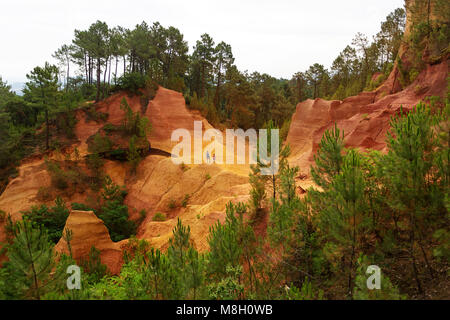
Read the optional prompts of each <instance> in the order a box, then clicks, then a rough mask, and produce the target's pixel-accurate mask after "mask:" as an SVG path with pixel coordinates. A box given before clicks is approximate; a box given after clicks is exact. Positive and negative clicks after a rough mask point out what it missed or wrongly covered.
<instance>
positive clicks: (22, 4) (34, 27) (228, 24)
mask: <svg viewBox="0 0 450 320" xmlns="http://www.w3.org/2000/svg"><path fill="white" fill-rule="evenodd" d="M403 3H404V1H403V0H341V1H338V0H308V1H307V0H297V1H294V0H270V1H266V0H222V1H215V0H209V1H208V0H160V1H153V0H73V1H71V0H68V1H65V0H64V1H63V0H58V1H56V0H1V3H0V44H1V45H0V76H2V77H3V80H7V81H8V82H9V83H12V82H20V81H25V80H26V77H25V75H26V73H28V72H29V71H30V70H31V69H32V68H34V67H35V66H37V65H43V64H44V62H45V61H50V62H54V61H53V59H52V57H51V55H52V53H53V52H54V51H55V50H56V49H58V48H59V47H60V46H61V45H62V44H64V43H70V42H71V40H72V38H73V31H74V29H87V28H88V27H89V25H90V24H91V23H93V22H95V21H96V20H101V21H105V22H107V23H108V25H109V26H110V27H113V26H115V25H121V26H123V27H128V28H132V27H133V26H134V25H136V24H138V23H140V22H142V21H143V20H145V21H146V22H147V23H148V24H152V23H153V22H155V21H159V22H160V23H161V24H162V25H163V26H165V27H168V26H170V25H172V26H174V27H176V28H178V29H180V31H181V32H182V33H183V34H184V37H185V40H187V41H188V43H189V48H190V51H192V46H193V45H194V44H195V41H196V40H197V39H199V38H200V35H201V34H202V33H205V32H206V33H209V34H210V35H211V36H212V37H213V39H214V40H215V42H216V43H218V42H220V41H225V42H227V43H229V44H231V46H232V49H233V53H234V56H235V58H236V65H237V66H238V68H239V69H240V70H248V71H250V72H252V71H259V72H261V73H268V74H270V75H273V76H275V77H284V78H290V77H291V76H292V75H293V74H294V73H295V72H297V71H304V70H305V69H307V68H308V67H309V66H310V65H311V64H313V63H316V62H318V63H321V64H323V65H325V66H326V67H329V66H330V65H331V63H332V61H333V59H334V58H335V57H336V56H337V55H338V53H339V52H340V51H341V50H342V49H343V48H344V47H345V46H346V45H347V44H350V43H351V40H352V38H353V36H354V35H355V34H356V32H358V31H359V32H363V33H365V34H367V35H369V36H370V37H371V36H372V35H374V34H376V33H377V32H378V30H379V28H380V23H381V21H383V20H384V19H385V17H386V16H387V15H388V14H389V13H390V12H391V11H393V10H394V9H395V8H398V7H402V6H403Z"/></svg>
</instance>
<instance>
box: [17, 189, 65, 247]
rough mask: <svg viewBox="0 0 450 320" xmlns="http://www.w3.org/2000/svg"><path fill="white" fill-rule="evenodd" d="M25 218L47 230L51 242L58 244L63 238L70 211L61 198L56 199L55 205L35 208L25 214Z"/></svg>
mask: <svg viewBox="0 0 450 320" xmlns="http://www.w3.org/2000/svg"><path fill="white" fill-rule="evenodd" d="M23 216H24V218H26V219H27V220H29V221H31V222H32V223H33V224H35V225H37V226H39V227H41V228H43V229H45V230H46V231H47V233H48V238H49V240H50V241H51V242H52V243H54V244H56V243H57V242H58V241H59V239H60V238H61V237H62V232H63V229H64V226H65V224H66V220H67V217H68V216H69V209H68V208H67V207H66V204H65V202H64V201H63V200H62V199H61V198H59V197H58V198H56V200H55V205H54V206H53V207H51V208H48V207H47V206H46V205H41V206H39V207H38V206H33V207H32V208H31V210H29V211H24V212H23Z"/></svg>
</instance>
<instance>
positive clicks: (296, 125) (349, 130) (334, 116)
mask: <svg viewBox="0 0 450 320" xmlns="http://www.w3.org/2000/svg"><path fill="white" fill-rule="evenodd" d="M448 68H449V60H448V59H445V60H444V61H443V62H441V63H440V64H436V65H428V66H427V67H426V69H425V70H423V71H422V72H421V73H420V75H419V76H418V77H417V79H416V80H415V81H414V82H413V83H412V84H411V85H409V86H408V87H407V88H405V89H404V90H402V91H399V92H397V93H394V94H387V95H386V94H383V95H384V96H383V97H380V91H379V90H376V91H374V92H362V93H360V94H359V95H357V96H354V97H349V98H346V99H344V100H343V101H336V100H335V101H326V100H323V99H316V100H310V99H309V100H306V101H304V102H301V103H299V104H298V105H297V108H296V111H295V113H294V115H293V116H292V121H291V126H290V129H289V134H288V137H287V143H289V144H290V146H291V149H292V156H291V158H290V160H291V162H293V163H294V164H297V165H299V166H300V167H301V169H302V171H309V167H310V165H311V164H312V163H313V160H314V154H315V153H316V151H317V149H318V145H319V142H320V140H321V138H322V136H323V133H324V132H325V130H327V129H330V128H332V127H333V126H334V125H335V124H336V125H337V126H338V128H340V129H342V130H343V131H344V139H345V144H346V146H347V147H353V148H360V149H363V150H364V149H375V150H381V151H385V149H386V141H385V138H386V132H387V131H388V130H389V127H390V125H389V122H390V118H391V117H392V116H393V115H395V114H396V113H398V112H399V111H400V108H401V107H402V108H403V109H404V110H410V109H411V108H412V107H413V106H415V105H416V104H417V103H419V102H420V101H422V100H423V99H424V98H425V97H429V96H441V97H444V96H445V95H446V92H447V77H448V71H449V70H448ZM393 72H395V71H393ZM388 81H389V79H388V80H387V82H388Z"/></svg>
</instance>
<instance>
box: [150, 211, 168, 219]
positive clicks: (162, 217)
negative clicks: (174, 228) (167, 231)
mask: <svg viewBox="0 0 450 320" xmlns="http://www.w3.org/2000/svg"><path fill="white" fill-rule="evenodd" d="M166 219H167V217H166V215H165V214H164V213H161V212H157V213H155V215H154V216H153V218H152V220H153V221H166Z"/></svg>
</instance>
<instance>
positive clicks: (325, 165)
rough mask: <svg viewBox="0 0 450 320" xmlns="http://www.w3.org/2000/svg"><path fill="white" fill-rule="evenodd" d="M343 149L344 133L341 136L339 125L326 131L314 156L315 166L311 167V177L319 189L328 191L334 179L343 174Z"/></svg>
mask: <svg viewBox="0 0 450 320" xmlns="http://www.w3.org/2000/svg"><path fill="white" fill-rule="evenodd" d="M343 149H344V133H343V132H342V135H341V131H340V130H339V129H338V127H337V125H335V126H334V129H332V130H326V131H325V133H324V135H323V137H322V139H321V140H320V143H319V150H318V151H317V154H316V155H315V156H314V162H315V166H313V167H311V176H312V178H313V181H314V183H315V184H317V185H318V186H319V187H321V188H323V189H327V188H328V187H329V185H330V184H331V182H332V180H333V177H334V176H335V175H337V174H339V173H340V172H341V170H342V162H343V156H342V152H343Z"/></svg>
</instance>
